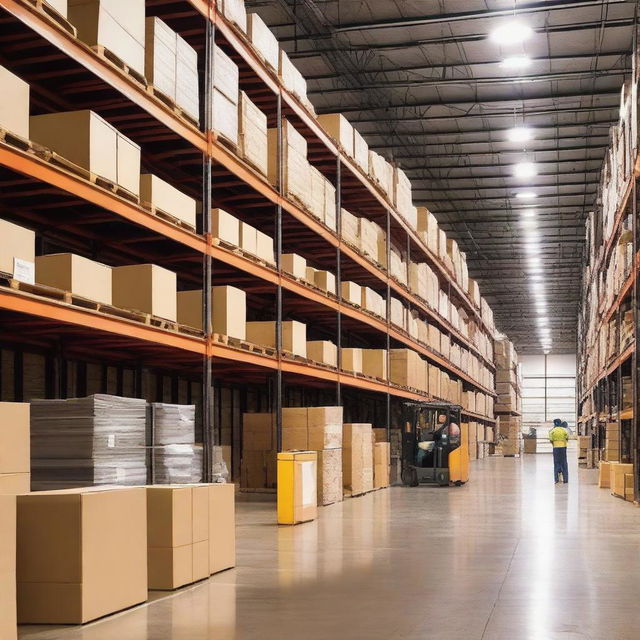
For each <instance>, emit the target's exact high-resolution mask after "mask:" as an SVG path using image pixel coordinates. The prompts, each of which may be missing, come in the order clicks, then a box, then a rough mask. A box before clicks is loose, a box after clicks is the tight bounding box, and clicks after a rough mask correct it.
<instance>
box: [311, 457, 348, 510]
mask: <svg viewBox="0 0 640 640" xmlns="http://www.w3.org/2000/svg"><path fill="white" fill-rule="evenodd" d="M317 487H318V504H319V505H321V506H323V505H327V504H333V503H334V502H341V501H342V497H343V496H342V449H323V450H320V451H318V482H317Z"/></svg>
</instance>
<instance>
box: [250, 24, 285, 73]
mask: <svg viewBox="0 0 640 640" xmlns="http://www.w3.org/2000/svg"><path fill="white" fill-rule="evenodd" d="M247 35H248V36H249V40H250V42H251V44H252V45H253V48H254V50H255V51H256V52H257V53H258V55H259V56H260V58H261V59H262V60H263V62H265V63H266V64H267V66H269V67H271V69H273V70H274V71H278V62H279V57H280V45H279V44H278V39H277V38H276V37H275V36H274V35H273V33H272V32H271V30H270V29H269V27H267V25H266V24H265V23H264V21H263V20H262V18H261V17H260V16H259V15H258V14H257V13H249V14H247Z"/></svg>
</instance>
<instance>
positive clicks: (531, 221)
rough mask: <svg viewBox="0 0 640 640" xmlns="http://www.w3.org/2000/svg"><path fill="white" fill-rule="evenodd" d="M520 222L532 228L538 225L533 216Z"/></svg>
mask: <svg viewBox="0 0 640 640" xmlns="http://www.w3.org/2000/svg"><path fill="white" fill-rule="evenodd" d="M520 224H521V225H522V226H523V227H527V228H532V227H535V226H536V221H535V220H534V219H533V218H527V219H525V220H522V221H521V222H520Z"/></svg>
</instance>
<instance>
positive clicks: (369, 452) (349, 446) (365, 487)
mask: <svg viewBox="0 0 640 640" xmlns="http://www.w3.org/2000/svg"><path fill="white" fill-rule="evenodd" d="M372 438H373V434H372V432H371V425H370V424H362V423H360V424H353V423H348V424H345V425H343V432H342V482H343V486H344V489H345V495H354V496H356V495H360V494H362V493H367V492H368V491H371V490H372V489H373V447H372V446H371V443H372Z"/></svg>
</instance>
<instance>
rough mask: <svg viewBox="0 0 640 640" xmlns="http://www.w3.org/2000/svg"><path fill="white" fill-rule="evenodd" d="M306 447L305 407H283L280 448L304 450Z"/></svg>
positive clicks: (307, 446)
mask: <svg viewBox="0 0 640 640" xmlns="http://www.w3.org/2000/svg"><path fill="white" fill-rule="evenodd" d="M308 448H309V436H308V431H307V408H306V407H292V408H283V409H282V449H283V450H284V451H306V450H307V449H308Z"/></svg>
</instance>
